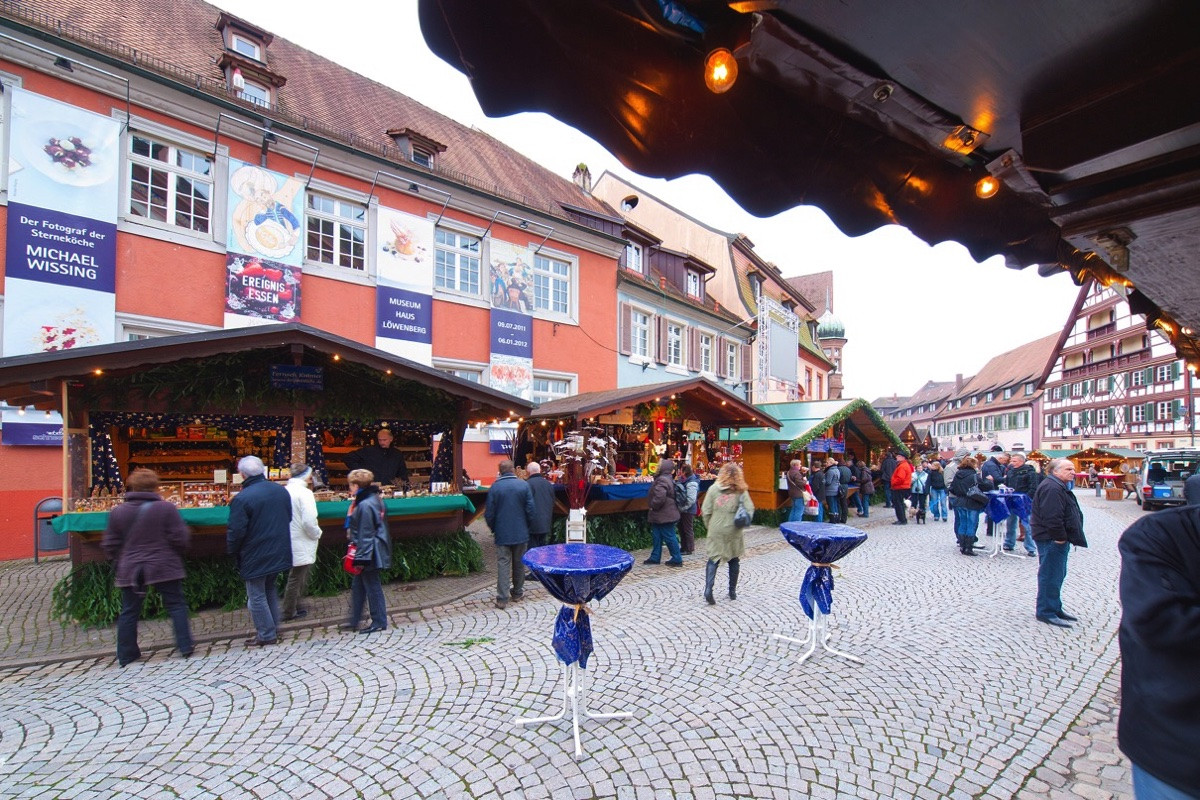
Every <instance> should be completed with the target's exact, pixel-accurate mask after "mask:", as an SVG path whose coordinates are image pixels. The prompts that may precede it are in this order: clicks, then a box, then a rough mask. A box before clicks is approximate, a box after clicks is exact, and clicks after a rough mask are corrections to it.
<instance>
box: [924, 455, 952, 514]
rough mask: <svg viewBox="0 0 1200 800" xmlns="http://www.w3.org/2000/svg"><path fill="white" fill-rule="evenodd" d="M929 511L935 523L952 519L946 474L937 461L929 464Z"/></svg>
mask: <svg viewBox="0 0 1200 800" xmlns="http://www.w3.org/2000/svg"><path fill="white" fill-rule="evenodd" d="M929 510H930V512H931V513H932V514H933V521H934V522H943V521H945V520H946V519H948V518H949V517H950V509H949V507H948V506H947V505H946V474H945V473H944V472H943V471H942V464H941V462H940V461H937V460H934V461H931V462H930V464H929Z"/></svg>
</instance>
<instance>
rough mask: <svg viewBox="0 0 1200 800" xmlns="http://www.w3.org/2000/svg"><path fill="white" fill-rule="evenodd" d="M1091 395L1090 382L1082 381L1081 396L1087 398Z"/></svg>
mask: <svg viewBox="0 0 1200 800" xmlns="http://www.w3.org/2000/svg"><path fill="white" fill-rule="evenodd" d="M1091 393H1092V382H1091V381H1090V380H1089V381H1084V382H1083V396H1084V397H1087V396H1088V395H1090V394H1091Z"/></svg>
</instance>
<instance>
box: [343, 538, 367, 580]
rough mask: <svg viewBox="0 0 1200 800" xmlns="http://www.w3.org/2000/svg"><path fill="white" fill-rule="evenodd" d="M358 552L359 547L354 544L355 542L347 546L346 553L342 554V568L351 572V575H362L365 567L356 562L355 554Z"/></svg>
mask: <svg viewBox="0 0 1200 800" xmlns="http://www.w3.org/2000/svg"><path fill="white" fill-rule="evenodd" d="M357 552H358V548H357V547H355V546H354V542H351V543H350V546H349V547H347V548H346V555H344V556H342V569H344V570H346V572H349V573H350V574H351V575H361V574H362V571H363V568H362V565H361V564H355V563H354V556H355V554H356V553H357Z"/></svg>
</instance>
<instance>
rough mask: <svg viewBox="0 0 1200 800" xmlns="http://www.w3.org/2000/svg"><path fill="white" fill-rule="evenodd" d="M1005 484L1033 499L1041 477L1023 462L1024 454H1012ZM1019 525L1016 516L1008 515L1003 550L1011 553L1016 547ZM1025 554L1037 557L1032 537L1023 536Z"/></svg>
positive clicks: (1030, 465) (1031, 465)
mask: <svg viewBox="0 0 1200 800" xmlns="http://www.w3.org/2000/svg"><path fill="white" fill-rule="evenodd" d="M1004 480H1005V483H1006V484H1007V486H1008V488H1010V489H1012V490H1013V491H1014V492H1020V493H1021V494H1026V495H1029V497H1030V499H1032V498H1033V492H1034V490H1035V489H1037V485H1038V484H1039V483H1041V480H1042V476H1041V475H1038V471H1037V470H1036V469H1034V468H1033V464H1030V463H1029V462H1028V461H1026V460H1025V454H1024V453H1013V454H1012V458H1011V459H1010V460H1009V462H1008V474H1007V475H1006V476H1005V479H1004ZM1020 524H1021V521H1020V519H1018V518H1017V515H1016V514H1009V515H1008V529H1007V530H1006V531H1005V535H1004V549H1005V550H1007V551H1009V552H1012V551H1013V550H1014V549H1015V548H1016V546H1017V527H1018V526H1019V525H1020ZM1025 553H1026V554H1027V555H1029V556H1036V555H1037V546H1036V545H1034V543H1033V537H1032V536H1029V535H1026V536H1025Z"/></svg>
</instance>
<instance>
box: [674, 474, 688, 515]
mask: <svg viewBox="0 0 1200 800" xmlns="http://www.w3.org/2000/svg"><path fill="white" fill-rule="evenodd" d="M675 507H676V508H678V509H679V513H681V514H690V513H691V511H692V504H691V503H689V502H688V491H687V484H686V483H681V482H679V481H675Z"/></svg>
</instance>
